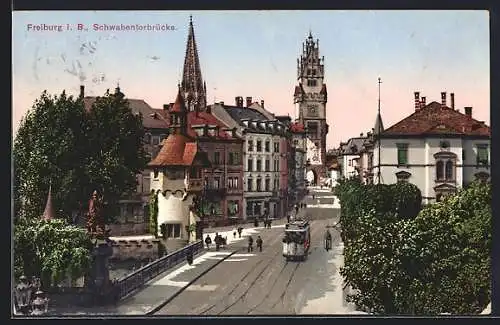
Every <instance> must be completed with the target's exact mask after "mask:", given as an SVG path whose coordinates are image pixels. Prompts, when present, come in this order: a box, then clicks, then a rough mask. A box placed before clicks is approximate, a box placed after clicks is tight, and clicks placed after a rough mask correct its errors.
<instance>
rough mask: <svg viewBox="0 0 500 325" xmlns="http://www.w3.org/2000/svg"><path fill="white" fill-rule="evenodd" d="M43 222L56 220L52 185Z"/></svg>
mask: <svg viewBox="0 0 500 325" xmlns="http://www.w3.org/2000/svg"><path fill="white" fill-rule="evenodd" d="M42 219H43V220H52V219H55V213H54V207H53V206H52V185H49V194H48V195H47V203H46V204H45V210H44V211H43V215H42Z"/></svg>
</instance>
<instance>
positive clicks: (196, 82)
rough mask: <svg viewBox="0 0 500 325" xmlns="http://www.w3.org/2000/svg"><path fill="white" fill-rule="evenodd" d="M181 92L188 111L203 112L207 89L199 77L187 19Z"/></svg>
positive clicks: (205, 104) (192, 39)
mask: <svg viewBox="0 0 500 325" xmlns="http://www.w3.org/2000/svg"><path fill="white" fill-rule="evenodd" d="M181 92H182V96H183V97H184V101H185V102H186V104H187V108H188V110H189V111H198V112H201V111H205V110H206V107H207V87H206V85H205V82H204V81H203V78H202V76H201V68H200V59H199V57H198V49H197V48H196V40H195V38H194V27H193V18H192V17H191V16H190V17H189V33H188V39H187V45H186V56H185V58H184V70H183V73H182V83H181Z"/></svg>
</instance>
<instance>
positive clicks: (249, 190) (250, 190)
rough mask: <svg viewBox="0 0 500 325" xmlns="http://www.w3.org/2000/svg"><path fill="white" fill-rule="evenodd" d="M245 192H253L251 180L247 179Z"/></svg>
mask: <svg viewBox="0 0 500 325" xmlns="http://www.w3.org/2000/svg"><path fill="white" fill-rule="evenodd" d="M247 191H248V192H252V191H253V179H252V178H249V179H247Z"/></svg>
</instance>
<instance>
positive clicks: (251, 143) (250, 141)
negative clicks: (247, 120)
mask: <svg viewBox="0 0 500 325" xmlns="http://www.w3.org/2000/svg"><path fill="white" fill-rule="evenodd" d="M247 149H248V151H253V140H248V148H247Z"/></svg>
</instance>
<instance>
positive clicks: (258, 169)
mask: <svg viewBox="0 0 500 325" xmlns="http://www.w3.org/2000/svg"><path fill="white" fill-rule="evenodd" d="M257 171H258V172H260V171H262V161H261V160H260V159H257Z"/></svg>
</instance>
